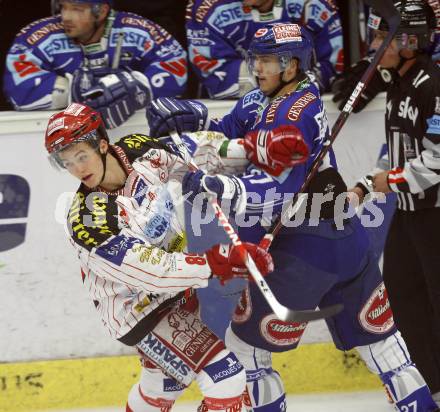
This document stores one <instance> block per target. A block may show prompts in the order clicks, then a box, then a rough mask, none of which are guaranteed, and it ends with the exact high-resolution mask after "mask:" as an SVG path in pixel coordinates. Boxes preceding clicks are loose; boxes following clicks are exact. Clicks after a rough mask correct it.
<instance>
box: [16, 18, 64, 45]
mask: <svg viewBox="0 0 440 412" xmlns="http://www.w3.org/2000/svg"><path fill="white" fill-rule="evenodd" d="M55 33H64V26H63V23H62V22H61V17H60V16H59V15H58V16H51V17H45V18H43V19H40V20H36V21H34V22H32V23H30V24H28V25H27V26H25V27H23V28H22V29H21V30H20V31H19V32H18V33H17V35H16V41H20V42H23V43H25V44H26V45H28V46H35V45H37V44H39V43H41V42H42V41H43V40H45V39H47V38H48V37H49V36H51V35H53V34H55Z"/></svg>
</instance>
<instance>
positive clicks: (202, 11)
mask: <svg viewBox="0 0 440 412" xmlns="http://www.w3.org/2000/svg"><path fill="white" fill-rule="evenodd" d="M218 1H219V0H204V1H203V2H202V4H201V5H200V6H199V7H198V8H197V10H196V21H197V22H199V23H201V22H202V21H203V19H204V18H205V17H206V15H207V14H208V12H209V10H211V8H213V6H214V5H215V4H216V3H217V2H218Z"/></svg>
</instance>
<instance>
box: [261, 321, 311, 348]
mask: <svg viewBox="0 0 440 412" xmlns="http://www.w3.org/2000/svg"><path fill="white" fill-rule="evenodd" d="M306 326H307V322H304V323H299V322H283V321H282V320H279V319H278V318H277V317H276V316H275V315H274V314H272V313H271V314H269V315H267V316H265V317H264V318H263V320H262V321H261V322H260V332H261V335H262V336H263V338H264V339H266V340H267V341H268V342H269V343H271V344H272V345H277V346H289V345H293V344H295V343H298V342H299V340H300V339H301V336H302V335H303V333H304V330H305V329H306Z"/></svg>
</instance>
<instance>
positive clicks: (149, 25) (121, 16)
mask: <svg viewBox="0 0 440 412" xmlns="http://www.w3.org/2000/svg"><path fill="white" fill-rule="evenodd" d="M116 18H117V23H116V24H118V23H119V24H118V25H120V26H122V27H135V28H137V29H143V30H145V31H146V32H147V33H148V34H149V35H150V36H151V38H152V39H153V41H154V43H155V44H161V43H163V42H164V41H165V40H169V39H170V38H171V34H169V33H168V32H167V31H166V30H165V29H164V28H162V27H161V26H159V25H158V24H156V23H154V22H152V21H151V20H148V19H146V18H145V17H142V16H139V15H137V14H134V13H129V12H124V11H120V12H118V14H117V17H116Z"/></svg>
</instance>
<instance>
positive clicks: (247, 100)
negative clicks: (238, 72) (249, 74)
mask: <svg viewBox="0 0 440 412" xmlns="http://www.w3.org/2000/svg"><path fill="white" fill-rule="evenodd" d="M265 99H266V97H265V96H264V94H263V93H262V92H261V91H259V90H254V91H251V92H249V93H247V94H246V95H245V96H244V97H243V103H242V105H241V107H242V108H243V109H245V108H246V107H248V106H251V105H253V104H259V103H263V102H264V100H265Z"/></svg>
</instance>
